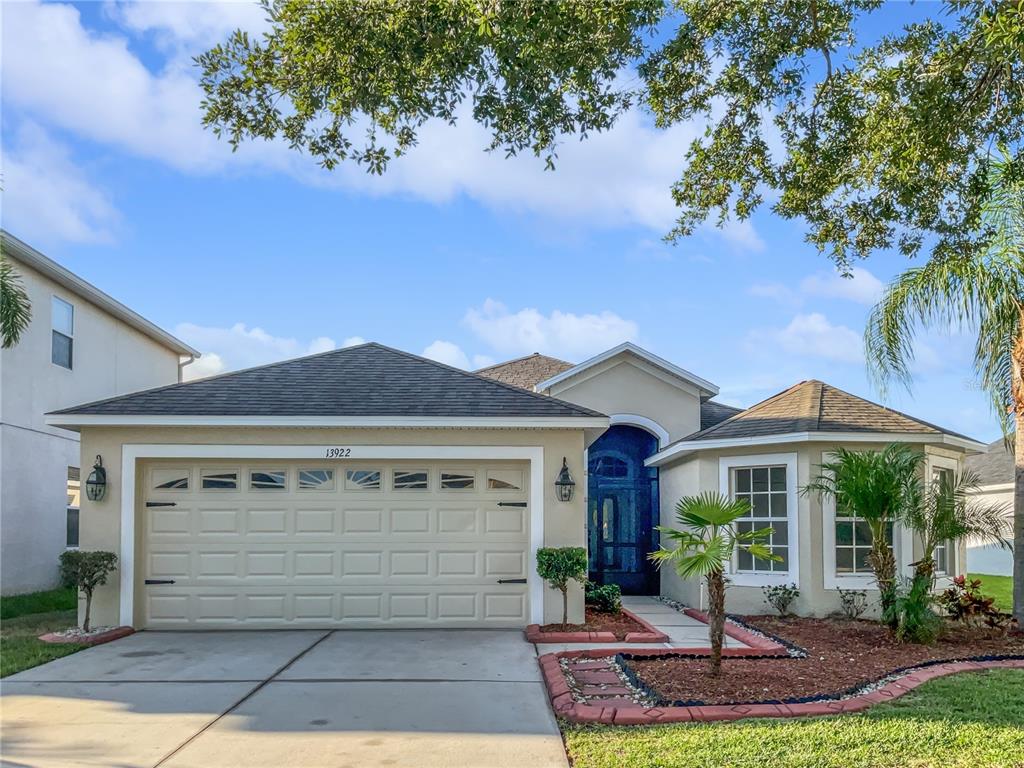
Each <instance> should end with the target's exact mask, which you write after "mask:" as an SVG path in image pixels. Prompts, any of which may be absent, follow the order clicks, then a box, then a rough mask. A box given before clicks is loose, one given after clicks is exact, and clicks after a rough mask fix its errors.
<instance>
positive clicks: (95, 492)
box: [85, 454, 107, 501]
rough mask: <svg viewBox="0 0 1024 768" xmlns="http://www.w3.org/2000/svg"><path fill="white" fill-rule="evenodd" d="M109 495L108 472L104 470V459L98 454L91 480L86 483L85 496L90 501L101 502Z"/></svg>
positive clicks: (90, 475)
mask: <svg viewBox="0 0 1024 768" xmlns="http://www.w3.org/2000/svg"><path fill="white" fill-rule="evenodd" d="M106 493H107V470H105V469H104V468H103V459H102V457H100V455H99V454H96V463H95V464H93V465H92V472H90V473H89V479H88V480H86V481H85V495H86V496H88V497H89V501H100V500H101V499H102V498H103V497H104V496H105V495H106Z"/></svg>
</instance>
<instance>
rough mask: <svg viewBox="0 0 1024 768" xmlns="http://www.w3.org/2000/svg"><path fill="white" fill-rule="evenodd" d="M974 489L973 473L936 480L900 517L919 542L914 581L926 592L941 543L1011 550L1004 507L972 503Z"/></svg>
mask: <svg viewBox="0 0 1024 768" xmlns="http://www.w3.org/2000/svg"><path fill="white" fill-rule="evenodd" d="M978 490H979V487H978V475H977V473H976V472H973V471H970V470H968V471H965V472H963V473H961V474H958V475H956V476H954V477H953V478H952V479H950V478H949V477H945V476H943V477H939V478H936V479H935V480H933V481H932V482H931V483H930V485H929V487H927V488H925V489H924V492H923V493H921V494H920V503H919V504H917V505H916V506H914V507H912V508H910V509H908V510H906V512H905V513H904V515H903V522H904V524H905V525H907V526H909V527H910V529H911V530H913V531H914V533H916V534H917V536H918V538H919V539H920V540H921V550H922V554H921V559H920V560H918V561H917V562H916V563H914V579H915V580H919V581H922V582H927V585H928V589H929V590H930V589H931V588H932V586H934V581H935V549H936V547H939V546H941V545H942V543H943V542H945V541H960V540H962V539H965V538H973V539H977V540H979V541H981V542H984V543H986V544H999V545H1000V546H1003V547H1006V548H1007V549H1012V545H1011V544H1010V541H1009V539H1010V537H1011V536H1012V535H1013V524H1012V523H1011V522H1010V519H1009V518H1008V517H1007V515H1006V512H1007V510H1008V507H1007V505H1006V504H1002V503H986V502H980V501H973V500H972V498H971V496H972V494H973V493H975V492H977V491H978Z"/></svg>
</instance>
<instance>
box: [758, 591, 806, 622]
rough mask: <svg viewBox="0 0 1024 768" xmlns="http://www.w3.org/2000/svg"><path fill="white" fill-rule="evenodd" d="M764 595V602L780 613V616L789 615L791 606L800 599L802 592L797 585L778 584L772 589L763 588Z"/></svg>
mask: <svg viewBox="0 0 1024 768" xmlns="http://www.w3.org/2000/svg"><path fill="white" fill-rule="evenodd" d="M761 591H762V592H763V593H764V601H765V602H766V603H767V604H768V605H770V606H771V607H772V608H774V609H775V610H776V611H778V612H779V616H785V615H786V614H788V613H789V606H790V605H792V603H793V601H794V600H796V599H797V598H798V597H800V590H799V589H797V586H796V584H776V585H774V586H771V587H761Z"/></svg>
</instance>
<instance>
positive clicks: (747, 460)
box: [718, 453, 800, 587]
mask: <svg viewBox="0 0 1024 768" xmlns="http://www.w3.org/2000/svg"><path fill="white" fill-rule="evenodd" d="M770 465H775V466H785V467H786V523H787V529H788V530H787V533H788V540H789V543H788V546H789V570H788V571H783V572H780V573H746V572H739V571H738V570H737V558H736V553H733V556H732V558H731V559H730V561H729V564H728V570H727V573H728V576H729V581H731V582H732V583H733V584H734V585H736V586H738V587H764V586H771V585H774V584H792V583H796V584H797V585H798V586H799V584H800V535H799V529H800V526H799V519H800V511H799V508H798V506H797V504H798V501H799V498H798V494H797V454H796V453H759V454H750V455H748V456H722V457H721V458H719V459H718V489H719V492H720V493H722V494H723V495H724V496H726V497H727V498H730V499H731V498H733V495H732V487H731V486H732V483H731V475H732V470H734V469H742V468H745V467H762V466H770Z"/></svg>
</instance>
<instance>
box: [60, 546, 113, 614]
mask: <svg viewBox="0 0 1024 768" xmlns="http://www.w3.org/2000/svg"><path fill="white" fill-rule="evenodd" d="M116 567H117V555H115V554H114V553H113V552H103V551H92V552H86V551H82V550H78V549H70V550H68V551H67V552H64V553H63V554H61V556H60V577H61V581H62V582H63V583H64V585H65V586H67V587H74V588H76V589H77V590H78V591H80V592H81V593H82V594H83V595H85V615H84V617H83V619H82V631H83V632H89V618H90V615H91V612H92V595H93V592H94V591H95V589H96V587H99V586H102V585H103V584H106V583H107V576H109V575H110V574H111V572H112V571H113V570H114V569H115V568H116Z"/></svg>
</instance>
